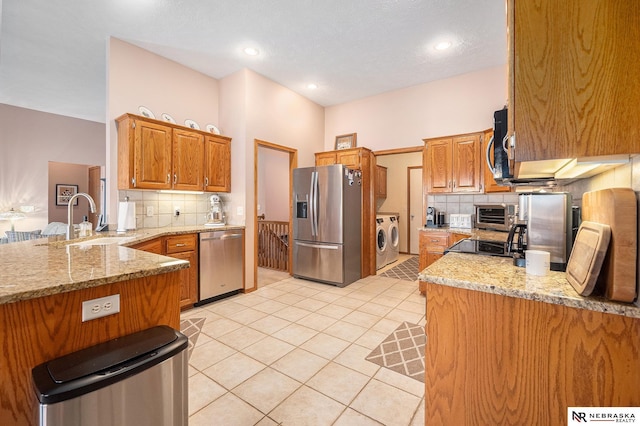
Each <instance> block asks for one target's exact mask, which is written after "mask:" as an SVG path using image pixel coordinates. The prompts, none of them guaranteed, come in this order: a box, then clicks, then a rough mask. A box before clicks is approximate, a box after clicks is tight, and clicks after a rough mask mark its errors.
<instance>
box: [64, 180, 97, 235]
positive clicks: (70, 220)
mask: <svg viewBox="0 0 640 426" xmlns="http://www.w3.org/2000/svg"><path fill="white" fill-rule="evenodd" d="M81 195H82V196H83V197H85V198H86V199H87V200H89V207H91V213H95V212H96V202H95V201H93V198H91V195H89V194H85V193H84V192H78V193H77V194H75V195H72V196H71V198H69V205H68V206H67V240H71V239H73V238H74V237H75V235H74V233H73V202H74V201H75V200H76V198H78V197H79V196H81Z"/></svg>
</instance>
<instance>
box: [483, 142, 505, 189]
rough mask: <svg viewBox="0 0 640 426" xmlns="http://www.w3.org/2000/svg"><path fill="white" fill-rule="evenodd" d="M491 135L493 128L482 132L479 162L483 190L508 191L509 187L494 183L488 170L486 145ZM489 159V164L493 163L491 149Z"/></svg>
mask: <svg viewBox="0 0 640 426" xmlns="http://www.w3.org/2000/svg"><path fill="white" fill-rule="evenodd" d="M492 136H493V130H487V131H486V132H485V133H484V137H483V138H482V150H481V151H480V162H481V163H482V175H483V181H484V184H483V185H484V192H485V193H491V192H510V191H511V187H508V186H502V185H498V184H496V181H495V179H494V178H493V174H492V173H491V170H489V165H488V164H487V160H486V153H487V147H488V146H489V141H490V140H491V137H492ZM489 159H490V160H491V164H493V149H492V150H491V152H489Z"/></svg>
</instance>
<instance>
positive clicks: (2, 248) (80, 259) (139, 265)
mask: <svg viewBox="0 0 640 426" xmlns="http://www.w3.org/2000/svg"><path fill="white" fill-rule="evenodd" d="M227 229H244V226H231V225H228V226H218V227H206V226H180V227H165V228H153V229H140V230H137V231H130V232H126V233H116V232H100V233H94V235H93V236H92V237H89V238H78V239H75V240H71V241H66V240H64V238H63V237H50V238H48V239H47V238H42V239H36V240H30V241H23V242H19V243H11V244H2V245H0V304H3V303H12V302H17V301H20V300H27V299H33V298H37V297H43V296H48V295H52V294H58V293H64V292H67V291H73V290H80V289H84V288H90V287H96V286H100V285H104V284H110V283H114V282H119V281H124V280H130V279H134V278H141V277H146V276H151V275H158V274H163V273H167V272H172V271H177V270H180V269H184V268H187V267H188V266H189V262H188V261H186V260H178V259H174V258H172V257H167V256H161V255H157V254H153V253H147V252H143V251H140V250H134V249H131V248H128V247H127V246H130V245H134V244H138V243H142V242H145V241H148V240H151V239H153V238H156V237H161V236H170V235H180V234H189V233H199V232H209V231H217V230H227ZM106 237H108V238H110V241H109V242H110V244H100V245H91V242H92V241H93V242H98V241H99V240H100V239H102V238H106ZM115 237H118V239H115ZM104 241H107V240H104Z"/></svg>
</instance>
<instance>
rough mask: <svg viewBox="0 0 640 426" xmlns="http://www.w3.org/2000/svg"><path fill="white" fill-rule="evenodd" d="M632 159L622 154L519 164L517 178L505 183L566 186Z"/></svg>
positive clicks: (516, 171)
mask: <svg viewBox="0 0 640 426" xmlns="http://www.w3.org/2000/svg"><path fill="white" fill-rule="evenodd" d="M630 158H631V156H630V155H629V154H622V155H606V156H600V157H583V158H564V159H556V160H541V161H524V162H517V163H516V164H515V173H514V175H515V176H514V177H513V178H511V179H508V180H506V181H505V183H507V184H508V185H511V186H519V185H528V186H553V185H566V184H569V183H571V182H574V181H576V180H578V179H584V178H589V177H592V176H595V175H598V174H600V173H602V172H606V171H607V170H611V169H613V168H616V167H618V166H621V165H624V164H628V163H629V160H630Z"/></svg>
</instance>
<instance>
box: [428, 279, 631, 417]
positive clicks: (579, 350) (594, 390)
mask: <svg viewBox="0 0 640 426" xmlns="http://www.w3.org/2000/svg"><path fill="white" fill-rule="evenodd" d="M426 293H427V294H426V304H427V308H426V334H427V341H428V344H427V345H426V353H425V370H426V373H425V401H426V404H425V424H426V425H562V424H567V408H568V407H637V406H640V392H638V383H640V368H639V366H640V339H638V336H640V319H639V318H629V317H624V316H621V315H614V314H608V313H602V312H594V311H589V310H584V309H577V308H571V307H568V306H563V305H555V304H550V303H545V302H541V301H533V300H526V299H520V298H516V297H508V296H502V295H497V294H491V293H484V292H480V291H473V290H467V289H461V288H455V287H448V286H443V285H438V284H433V283H426Z"/></svg>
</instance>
